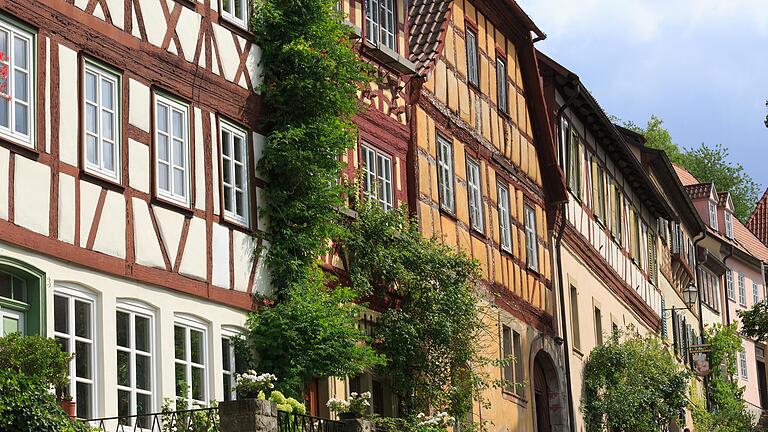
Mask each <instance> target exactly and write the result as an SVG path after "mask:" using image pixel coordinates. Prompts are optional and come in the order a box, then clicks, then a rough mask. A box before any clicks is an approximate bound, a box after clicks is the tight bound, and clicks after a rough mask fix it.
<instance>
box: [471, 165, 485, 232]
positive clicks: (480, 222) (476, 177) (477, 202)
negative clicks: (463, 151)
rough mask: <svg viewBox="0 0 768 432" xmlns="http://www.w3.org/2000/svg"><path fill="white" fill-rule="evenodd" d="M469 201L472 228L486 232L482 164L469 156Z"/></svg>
mask: <svg viewBox="0 0 768 432" xmlns="http://www.w3.org/2000/svg"><path fill="white" fill-rule="evenodd" d="M467 202H468V203H469V223H470V225H471V226H472V229H474V230H476V231H479V232H481V233H482V232H484V230H485V220H484V219H483V218H484V216H483V189H482V186H481V181H480V164H479V163H477V162H475V161H474V160H472V159H471V158H469V157H467Z"/></svg>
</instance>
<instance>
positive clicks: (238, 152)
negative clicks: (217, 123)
mask: <svg viewBox="0 0 768 432" xmlns="http://www.w3.org/2000/svg"><path fill="white" fill-rule="evenodd" d="M234 147H235V160H236V161H238V162H242V161H244V160H245V157H243V147H244V146H243V138H242V137H239V136H235V137H234Z"/></svg>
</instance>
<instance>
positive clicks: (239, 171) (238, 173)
mask: <svg viewBox="0 0 768 432" xmlns="http://www.w3.org/2000/svg"><path fill="white" fill-rule="evenodd" d="M244 178H245V176H243V166H242V165H237V164H235V184H236V185H237V186H239V187H243V179H244Z"/></svg>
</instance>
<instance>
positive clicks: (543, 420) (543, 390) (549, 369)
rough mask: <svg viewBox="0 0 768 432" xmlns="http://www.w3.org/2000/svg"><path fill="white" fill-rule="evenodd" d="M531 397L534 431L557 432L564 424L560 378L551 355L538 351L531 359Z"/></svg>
mask: <svg viewBox="0 0 768 432" xmlns="http://www.w3.org/2000/svg"><path fill="white" fill-rule="evenodd" d="M532 376H533V399H534V409H535V412H536V432H559V431H561V430H563V427H564V425H565V422H564V420H565V419H564V416H563V413H564V412H563V410H564V409H566V407H564V406H563V405H562V401H561V399H562V398H561V397H560V380H559V379H558V374H557V369H556V368H555V363H554V361H553V360H552V357H550V355H549V354H548V353H547V352H546V351H539V352H538V353H537V354H536V357H535V358H534V360H533V374H532Z"/></svg>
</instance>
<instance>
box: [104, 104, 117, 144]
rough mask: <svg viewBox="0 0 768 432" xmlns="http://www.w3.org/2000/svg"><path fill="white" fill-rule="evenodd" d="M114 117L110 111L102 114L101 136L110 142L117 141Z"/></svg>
mask: <svg viewBox="0 0 768 432" xmlns="http://www.w3.org/2000/svg"><path fill="white" fill-rule="evenodd" d="M114 116H115V115H114V114H112V113H111V112H108V111H102V112H101V136H102V138H104V139H108V140H110V141H112V140H114V139H115V135H114V133H115V131H114V119H115V117H114Z"/></svg>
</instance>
